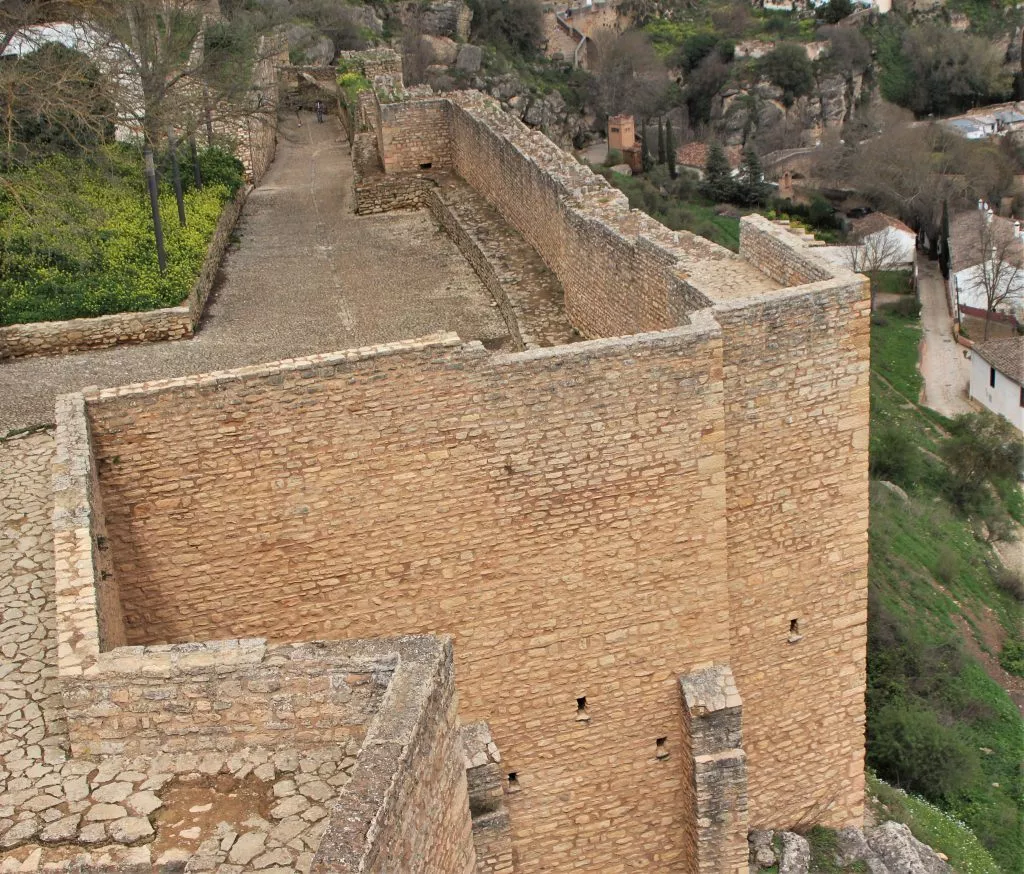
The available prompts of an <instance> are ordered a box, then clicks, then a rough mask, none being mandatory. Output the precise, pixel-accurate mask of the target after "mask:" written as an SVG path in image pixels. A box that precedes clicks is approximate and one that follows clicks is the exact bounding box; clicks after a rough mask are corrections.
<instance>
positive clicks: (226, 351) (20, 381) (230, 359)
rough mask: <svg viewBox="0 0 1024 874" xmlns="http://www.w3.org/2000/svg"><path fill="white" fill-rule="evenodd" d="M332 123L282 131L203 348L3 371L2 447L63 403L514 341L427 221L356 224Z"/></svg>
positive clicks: (422, 216)
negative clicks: (366, 356)
mask: <svg viewBox="0 0 1024 874" xmlns="http://www.w3.org/2000/svg"><path fill="white" fill-rule="evenodd" d="M351 188H352V164H351V159H350V156H349V150H348V145H347V143H346V142H345V140H344V136H343V132H342V129H341V126H340V124H339V123H338V121H337V119H335V118H334V117H331V118H330V119H329V120H328V121H327V122H326V123H324V124H317V123H316V121H315V120H314V119H313V117H312V115H309V114H304V115H303V124H302V126H301V127H299V126H297V125H296V121H295V118H294V116H293V117H290V118H289V119H288V120H287V121H286V122H284V123H283V124H282V128H281V132H280V138H279V147H278V156H277V159H276V160H275V162H274V164H273V166H272V167H271V168H270V171H269V172H268V174H267V175H266V177H265V179H264V182H263V184H262V185H261V186H260V187H259V188H257V189H256V190H255V191H253V192H252V194H251V195H250V197H249V200H248V202H247V203H246V206H245V209H244V211H243V213H242V218H241V221H240V223H239V226H238V234H239V236H240V238H241V239H240V243H239V244H238V245H237V246H236V247H233V249H232V250H231V251H230V252H229V253H228V255H227V257H226V258H225V261H224V264H223V270H222V281H221V282H220V283H219V286H218V288H217V290H216V291H215V294H214V298H213V301H212V303H211V304H210V306H209V308H208V310H207V314H206V318H205V319H204V321H203V324H202V325H201V327H200V331H199V333H198V335H197V336H196V338H195V339H193V340H184V341H179V342H167V343H149V344H144V345H139V346H121V347H118V348H114V349H104V350H100V351H97V352H85V353H81V354H78V355H65V356H57V357H49V358H24V359H17V360H13V361H5V362H0V435H2V434H4V433H6V432H7V430H8V429H12V428H24V427H28V426H31V425H36V424H41V423H46V422H52V421H53V403H54V399H55V397H56V396H57V395H58V394H63V393H66V392H70V391H76V390H77V389H80V388H82V387H83V386H86V385H99V386H111V385H123V384H126V383H132V382H140V381H144V380H151V379H162V378H165V377H174V376H182V375H185V374H189V373H203V372H206V371H211V370H223V369H227V368H231V367H239V366H242V365H245V364H254V363H257V362H261V361H274V360H277V359H281V358H293V357H297V356H301V355H307V354H311V353H316V352H330V351H334V350H336V349H344V348H348V347H352V346H362V345H368V344H373V343H383V342H389V341H394V340H401V339H406V338H410V337H418V336H423V335H425V334H430V333H433V332H435V331H441V330H450V331H456V332H458V333H459V335H460V336H462V337H463V338H464V339H480V340H497V339H500V338H501V337H503V336H504V335H505V334H506V333H507V329H506V327H505V324H504V322H503V321H502V320H501V317H500V315H499V314H498V312H497V310H496V309H495V308H494V306H493V301H492V300H491V298H490V295H489V294H488V293H487V291H486V290H485V289H484V287H483V286H482V285H481V284H480V281H479V279H478V278H477V276H476V274H475V273H474V272H473V269H472V268H471V267H470V265H469V264H468V262H467V261H466V260H465V258H463V257H462V255H461V254H460V253H459V251H458V249H457V248H456V247H455V244H454V243H452V242H451V241H450V240H449V238H448V237H447V236H445V235H444V233H443V232H442V231H441V230H440V229H439V228H438V227H437V226H436V225H435V223H434V222H433V220H432V219H431V218H430V216H429V215H428V214H427V213H426V212H425V211H421V212H403V213H390V214H388V215H382V216H356V215H354V214H353V212H352V206H351V197H352V194H351Z"/></svg>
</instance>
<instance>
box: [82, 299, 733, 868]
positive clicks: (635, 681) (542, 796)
mask: <svg viewBox="0 0 1024 874" xmlns="http://www.w3.org/2000/svg"><path fill="white" fill-rule="evenodd" d="M695 322H696V324H695V326H692V327H687V328H680V329H676V330H674V331H670V332H666V333H664V334H660V335H638V336H636V337H631V338H625V339H618V340H601V341H591V342H586V343H578V344H575V345H572V346H565V347H559V348H555V349H545V350H535V351H530V352H524V353H518V354H513V355H502V356H490V355H488V354H487V353H486V352H485V351H484V350H483V349H482V347H480V346H478V345H477V344H470V345H468V346H462V345H461V344H459V343H458V341H457V339H455V338H449V339H441V340H434V341H431V342H425V341H422V342H409V343H405V344H396V345H395V346H393V347H378V348H375V349H370V350H362V351H359V350H352V351H350V352H346V353H338V354H336V355H333V356H318V357H316V358H314V359H309V360H298V361H295V362H283V363H280V364H278V365H273V366H268V367H265V368H246V369H243V370H240V371H235V372H232V373H228V374H220V375H210V376H206V377H199V378H190V379H182V380H175V381H170V382H168V383H166V384H163V385H161V386H153V387H146V386H142V387H135V388H123V389H117V390H106V391H101V392H98V393H97V394H95V395H91V396H90V397H89V402H88V408H89V416H90V419H91V422H92V427H93V433H94V441H95V449H96V455H97V463H98V469H99V471H100V481H101V483H102V487H103V489H104V497H105V498H106V499H107V504H106V505H107V525H108V529H109V531H110V537H111V541H112V543H113V555H114V561H115V568H116V573H117V577H118V582H119V584H120V586H121V591H122V598H123V602H124V605H125V613H126V621H127V625H128V629H129V631H128V634H129V639H130V640H131V641H132V642H136V643H142V642H149V641H160V640H162V641H176V640H204V639H211V638H216V637H220V636H223V635H224V634H225V633H228V634H230V635H232V636H238V635H245V634H250V633H257V630H258V633H262V634H266V635H267V636H269V637H271V638H272V639H276V640H296V639H310V638H348V637H365V636H370V635H381V634H391V633H406V632H421V631H442V632H445V633H451V634H453V635H454V636H455V638H456V657H457V659H458V664H457V669H458V675H459V688H460V695H461V699H462V703H461V713H462V715H463V717H464V718H466V719H479V718H486V719H487V720H488V721H489V724H490V726H491V730H492V733H493V735H494V740H495V742H496V743H497V745H498V747H499V748H500V749H501V751H502V762H503V767H504V768H505V769H506V772H507V773H513V772H514V773H515V774H516V780H515V784H514V787H512V788H514V789H515V790H516V791H512V792H510V793H509V794H508V811H509V818H510V822H511V826H512V831H513V845H514V847H515V851H516V853H517V856H518V858H517V871H519V872H531V871H541V870H548V869H549V868H550V866H551V865H552V864H563V863H564V864H569V863H570V861H571V864H572V865H574V866H576V867H579V868H582V869H588V870H601V871H603V872H609V874H610V872H634V871H643V870H651V871H660V870H665V869H666V868H671V867H677V866H682V865H684V864H685V858H686V843H685V840H684V834H685V826H686V823H687V822H689V821H690V819H691V817H692V809H693V808H692V798H691V796H690V790H689V789H688V785H687V783H686V781H685V779H684V778H685V773H686V772H685V771H684V765H683V756H682V755H680V754H679V752H680V748H679V744H680V742H681V740H680V739H681V737H682V722H681V719H682V713H681V707H680V704H679V693H678V686H677V681H676V677H677V675H678V674H679V673H680V672H684V671H686V670H687V669H689V667H691V666H693V665H695V664H698V663H702V662H707V661H713V660H725V659H726V658H727V657H728V635H729V633H728V610H727V603H726V588H725V576H724V574H725V556H724V551H723V545H724V537H725V518H724V501H725V494H724V487H725V472H724V468H723V460H724V459H723V455H722V443H721V439H722V424H721V410H722V395H721V389H720V382H719V379H720V369H719V364H718V354H719V353H718V348H719V341H718V339H717V332H716V330H715V328H714V326H713V325H712V324H711V323H710V322H708V321H707V320H706V319H703V320H702V318H701V317H700V316H699V314H698V315H697V316H695ZM268 423H273V425H272V427H268ZM182 428H188V430H189V433H190V434H191V435H192V437H191V439H190V440H188V441H182V440H177V439H172V432H173V433H175V434H177V433H180V431H181V429H182ZM182 471H189V475H188V478H187V480H185V479H183V478H182V476H181V473H182ZM158 484H159V485H158ZM686 581H691V583H690V584H687V582H686ZM582 696H585V697H586V698H587V701H588V709H589V714H590V719H589V720H588V721H586V722H582V721H579V720H577V719H576V715H577V699H578V698H580V697H582ZM659 737H666V738H668V739H669V740H668V744H669V751H670V752H671V753H673V755H670V756H669V757H667V758H660V757H659V756H658V755H657V753H658V749H659V748H658V747H657V745H656V743H655V742H656V740H657V738H659ZM567 823H573V824H574V825H573V827H572V829H571V830H567V826H566V824H567Z"/></svg>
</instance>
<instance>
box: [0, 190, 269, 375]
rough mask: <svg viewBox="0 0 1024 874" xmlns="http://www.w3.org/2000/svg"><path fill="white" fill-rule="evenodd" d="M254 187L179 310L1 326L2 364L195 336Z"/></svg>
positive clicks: (216, 237) (230, 213)
mask: <svg viewBox="0 0 1024 874" xmlns="http://www.w3.org/2000/svg"><path fill="white" fill-rule="evenodd" d="M249 191H250V189H249V188H247V187H243V188H240V189H239V190H238V194H237V195H235V198H234V199H233V200H231V201H229V202H228V203H227V204H226V205H225V207H224V210H223V212H222V213H221V216H220V219H219V220H218V221H217V227H216V229H215V230H214V232H213V236H212V237H211V238H210V247H209V249H208V250H207V253H206V258H205V260H204V261H203V266H202V269H201V270H200V271H199V276H198V277H197V278H196V281H195V283H194V284H193V286H192V290H191V291H190V292H189V294H188V297H186V298H185V300H183V301H182V302H181V304H180V305H179V306H176V307H164V308H162V309H158V310H148V311H146V312H141V313H114V314H112V315H109V316H97V317H95V318H91V319H69V320H67V321H63V322H33V323H30V324H24V325H10V326H8V327H4V328H0V361H2V360H4V359H6V358H21V357H24V356H27V355H65V354H67V353H70V352H84V351H86V350H88V349H105V348H108V347H110V346H121V345H125V344H128V343H148V342H153V341H157V340H181V339H184V338H186V337H191V336H192V335H193V334H194V333H195V328H196V326H197V325H198V324H199V321H200V319H202V317H203V312H204V310H205V309H206V302H207V299H208V298H209V296H210V291H211V290H212V288H213V282H214V279H215V278H216V276H217V270H218V268H219V267H220V262H221V259H222V258H223V257H224V252H225V251H226V250H227V247H228V243H229V242H230V241H231V232H232V230H233V229H234V227H235V222H237V221H238V216H239V213H241V211H242V206H243V205H244V204H245V200H246V198H247V197H248V195H249Z"/></svg>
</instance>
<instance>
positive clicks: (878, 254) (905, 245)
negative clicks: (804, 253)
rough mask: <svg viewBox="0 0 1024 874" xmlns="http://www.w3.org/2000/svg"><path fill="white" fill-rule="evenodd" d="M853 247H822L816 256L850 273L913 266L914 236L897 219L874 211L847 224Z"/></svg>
mask: <svg viewBox="0 0 1024 874" xmlns="http://www.w3.org/2000/svg"><path fill="white" fill-rule="evenodd" d="M850 236H851V237H853V238H854V239H855V240H856V241H857V244H856V245H852V246H823V247H822V248H820V249H818V250H817V252H816V254H818V255H821V256H823V257H824V258H825V259H826V260H828V261H829V262H831V263H832V264H838V265H841V266H843V267H847V268H852V269H853V270H858V271H860V270H869V271H870V270H909V269H910V268H911V267H913V265H914V251H915V249H916V246H917V234H916V233H914V231H913V229H912V228H909V227H907V225H905V224H903V222H901V221H900V220H899V219H897V218H894V217H893V216H890V215H886V214H885V213H884V212H873V213H871V214H870V215H868V216H865V217H864V218H862V219H855V220H853V221H851V222H850Z"/></svg>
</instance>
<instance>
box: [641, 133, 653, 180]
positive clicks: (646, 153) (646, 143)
mask: <svg viewBox="0 0 1024 874" xmlns="http://www.w3.org/2000/svg"><path fill="white" fill-rule="evenodd" d="M640 160H641V162H642V165H643V168H644V173H648V172H650V169H651V167H653V166H654V161H653V160H651V146H650V140H649V139H648V138H647V125H646V123H645V124H644V126H643V128H642V133H641V139H640Z"/></svg>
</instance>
